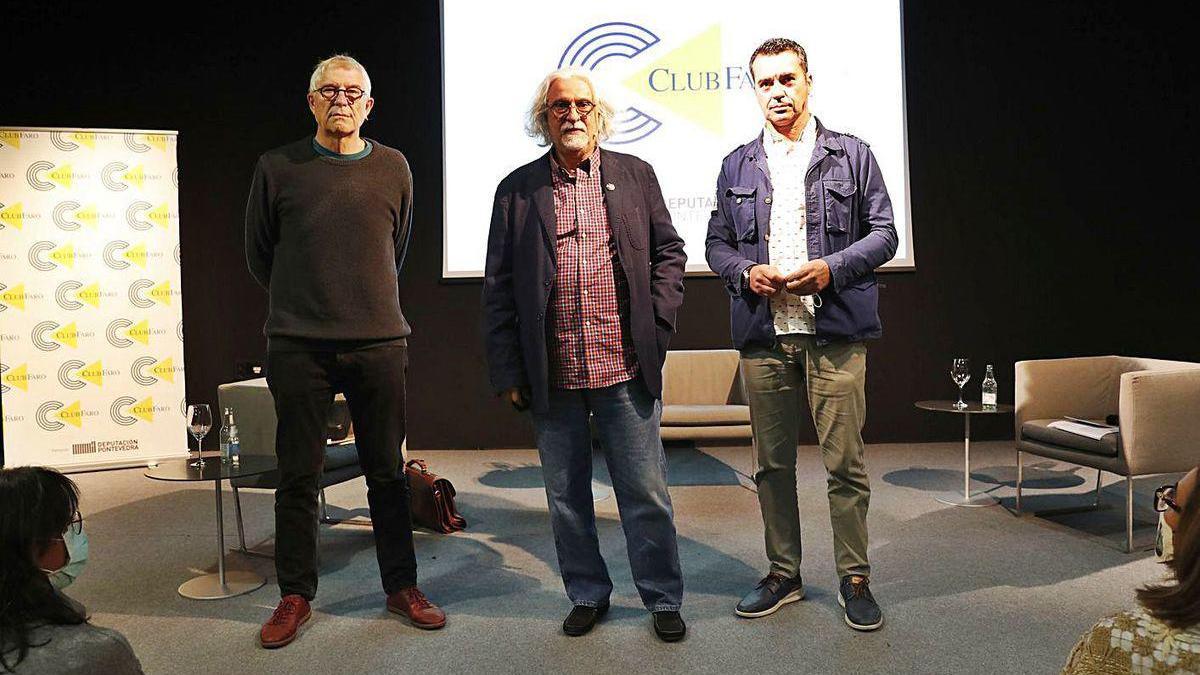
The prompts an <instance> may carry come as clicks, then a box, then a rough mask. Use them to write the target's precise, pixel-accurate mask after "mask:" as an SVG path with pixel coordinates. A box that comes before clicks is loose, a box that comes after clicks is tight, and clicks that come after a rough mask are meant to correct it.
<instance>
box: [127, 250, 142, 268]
mask: <svg viewBox="0 0 1200 675" xmlns="http://www.w3.org/2000/svg"><path fill="white" fill-rule="evenodd" d="M125 259H126V260H128V261H129V262H131V263H133V264H134V265H137V266H138V267H140V268H142V269H146V245H145V244H138V245H137V246H133V247H130V249H129V250H127V251H125Z"/></svg>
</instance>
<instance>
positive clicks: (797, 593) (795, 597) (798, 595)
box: [733, 588, 804, 619]
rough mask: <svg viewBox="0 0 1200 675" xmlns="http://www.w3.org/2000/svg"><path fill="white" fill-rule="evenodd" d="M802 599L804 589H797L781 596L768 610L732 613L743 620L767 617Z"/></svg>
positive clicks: (736, 611) (734, 611) (735, 611)
mask: <svg viewBox="0 0 1200 675" xmlns="http://www.w3.org/2000/svg"><path fill="white" fill-rule="evenodd" d="M803 599H804V589H803V588H799V589H796V590H794V591H792V592H791V593H788V594H787V595H785V596H783V599H782V600H780V601H779V602H777V603H775V604H774V605H772V606H771V607H768V608H766V609H764V610H762V611H761V612H747V611H744V610H740V609H736V608H735V609H734V610H733V613H734V614H737V615H738V616H740V617H742V618H743V619H757V618H760V617H764V616H769V615H771V614H774V613H775V612H778V611H779V609H780V608H781V607H783V606H784V605H787V604H790V603H793V602H798V601H800V600H803Z"/></svg>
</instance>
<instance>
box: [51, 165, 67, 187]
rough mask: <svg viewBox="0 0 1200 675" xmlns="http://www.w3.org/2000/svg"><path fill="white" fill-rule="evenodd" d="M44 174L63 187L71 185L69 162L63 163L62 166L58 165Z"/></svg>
mask: <svg viewBox="0 0 1200 675" xmlns="http://www.w3.org/2000/svg"><path fill="white" fill-rule="evenodd" d="M46 176H47V177H49V178H50V180H52V181H54V182H55V183H58V184H59V185H61V186H63V187H65V188H69V187H71V165H70V164H63V165H62V166H60V167H58V168H57V169H55V170H53V171H51V172H50V173H48V174H46Z"/></svg>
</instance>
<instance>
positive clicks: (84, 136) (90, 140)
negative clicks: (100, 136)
mask: <svg viewBox="0 0 1200 675" xmlns="http://www.w3.org/2000/svg"><path fill="white" fill-rule="evenodd" d="M71 140H73V141H75V142H77V143H79V144H80V145H86V146H87V147H89V148H91V149H92V150H95V149H96V132H94V131H77V132H75V133H73V134H71Z"/></svg>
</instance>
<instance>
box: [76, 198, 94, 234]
mask: <svg viewBox="0 0 1200 675" xmlns="http://www.w3.org/2000/svg"><path fill="white" fill-rule="evenodd" d="M75 220H78V221H79V222H80V223H82V224H83V225H86V226H87V227H89V228H91V229H93V230H94V229H96V225H97V223H99V222H100V209H98V208H96V205H95V204H88V205H87V206H85V207H83V208H82V209H79V210H78V211H76V212H75Z"/></svg>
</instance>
